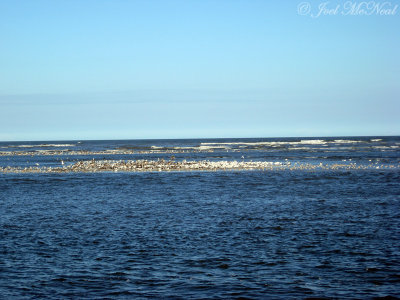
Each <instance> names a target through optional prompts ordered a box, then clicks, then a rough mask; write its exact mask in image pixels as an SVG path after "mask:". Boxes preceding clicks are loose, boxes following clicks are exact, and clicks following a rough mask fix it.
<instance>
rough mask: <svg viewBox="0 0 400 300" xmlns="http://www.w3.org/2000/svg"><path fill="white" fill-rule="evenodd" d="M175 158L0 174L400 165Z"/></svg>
mask: <svg viewBox="0 0 400 300" xmlns="http://www.w3.org/2000/svg"><path fill="white" fill-rule="evenodd" d="M241 158H242V161H236V160H234V161H209V160H197V161H186V160H182V161H175V159H174V158H171V160H164V159H161V160H160V159H159V160H95V159H92V160H82V161H78V162H75V163H65V162H64V161H63V160H61V161H60V164H61V166H58V167H51V166H50V167H46V166H42V167H41V166H40V165H39V163H36V166H35V167H24V168H23V167H10V166H8V167H3V168H1V167H0V172H2V173H69V172H82V173H92V172H168V171H169V172H171V171H230V170H264V171H268V170H309V171H316V170H351V169H394V168H397V169H398V168H400V165H383V164H377V163H370V164H356V163H342V164H339V163H335V164H323V163H319V164H311V163H298V162H296V163H291V162H290V161H285V162H269V161H245V160H244V157H243V156H242V157H241Z"/></svg>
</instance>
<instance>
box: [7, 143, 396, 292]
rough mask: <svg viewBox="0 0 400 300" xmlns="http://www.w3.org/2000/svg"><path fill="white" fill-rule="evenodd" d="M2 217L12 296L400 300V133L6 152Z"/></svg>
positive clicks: (15, 147)
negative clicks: (193, 165)
mask: <svg viewBox="0 0 400 300" xmlns="http://www.w3.org/2000/svg"><path fill="white" fill-rule="evenodd" d="M92 161H93V167H91V168H87V167H86V165H85V168H76V166H81V165H82V163H87V162H92ZM138 161H141V162H146V163H153V165H154V166H155V167H151V168H148V169H146V168H145V167H143V163H141V166H140V169H138V166H137V165H135V166H134V167H132V168H125V169H123V168H122V169H121V165H122V166H126V165H127V164H128V163H127V162H132V163H135V162H138ZM198 161H206V162H211V163H216V164H208V165H207V164H203V165H201V166H203V167H199V168H198V169H178V167H177V166H179V168H182V166H185V165H187V164H189V162H198ZM99 162H106V164H108V165H110V166H111V167H109V168H103V165H104V164H105V163H102V165H101V167H99V165H98V163H99ZM114 162H119V163H118V164H116V165H113V163H114ZM221 162H223V163H224V164H225V165H228V166H229V167H226V168H225V167H224V168H223V167H220V166H222V165H221V164H218V163H221ZM128 165H129V164H128ZM165 165H168V166H172V167H171V168H169V169H165V168H164V166H165ZM225 165H224V166H225ZM232 166H234V167H232ZM254 166H255V167H254ZM257 166H261V167H257ZM160 170H161V171H160ZM0 216H1V217H0V295H1V296H0V298H4V299H32V298H49V299H52V298H54V299H60V298H61V299H107V298H108V299H132V298H134V299H149V298H151V299H269V298H271V299H279V298H282V299H299V298H300V299H305V298H317V297H320V298H337V299H355V298H357V299H373V298H377V299H379V298H380V297H382V298H383V297H388V296H392V297H400V137H398V136H396V137H329V138H327V137H319V138H254V139H193V140H190V139H187V140H120V141H115V140H114V141H84V140H82V141H45V142H0Z"/></svg>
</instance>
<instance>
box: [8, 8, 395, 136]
mask: <svg viewBox="0 0 400 300" xmlns="http://www.w3.org/2000/svg"><path fill="white" fill-rule="evenodd" d="M300 2H302V1H278V0H277V1H268V0H212V1H207V0H182V1H175V0H158V1H156V0H142V1H135V0H96V1H95V0H48V1H43V0H35V1H31V0H26V1H24V0H19V1H15V0H2V1H0V140H2V141H7V140H68V139H136V138H191V137H193V138H202V137H279V136H343V135H399V134H400V117H399V115H400V98H399V97H400V79H399V78H400V76H399V74H400V58H399V53H400V9H397V12H396V14H395V15H392V16H377V15H370V16H366V15H364V16H362V15H348V16H343V15H340V14H337V15H332V16H320V17H318V18H312V17H311V16H310V15H306V16H303V15H299V14H298V4H299V3H300ZM322 2H323V1H310V4H311V8H312V12H314V13H317V12H318V5H319V4H320V3H322ZM343 2H344V1H337V2H335V1H330V4H332V7H333V6H335V5H336V4H340V3H343ZM377 2H379V1H377ZM398 2H399V1H392V3H393V5H394V4H396V3H398ZM312 12H311V13H312Z"/></svg>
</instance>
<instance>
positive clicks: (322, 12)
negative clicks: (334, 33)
mask: <svg viewBox="0 0 400 300" xmlns="http://www.w3.org/2000/svg"><path fill="white" fill-rule="evenodd" d="M398 6H399V5H398V4H393V3H392V2H389V1H383V2H379V1H359V2H357V1H346V2H344V3H341V4H337V3H333V2H331V1H325V2H321V3H319V4H318V5H314V6H313V5H311V4H310V2H301V3H299V4H298V5H297V13H298V14H299V15H301V16H309V17H312V18H319V17H323V16H339V15H341V16H373V15H375V16H394V15H396V14H398V12H399V8H398Z"/></svg>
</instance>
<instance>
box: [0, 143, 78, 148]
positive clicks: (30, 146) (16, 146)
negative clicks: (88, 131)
mask: <svg viewBox="0 0 400 300" xmlns="http://www.w3.org/2000/svg"><path fill="white" fill-rule="evenodd" d="M75 146H76V145H74V144H40V145H9V146H5V147H1V148H37V147H64V148H65V147H75Z"/></svg>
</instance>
